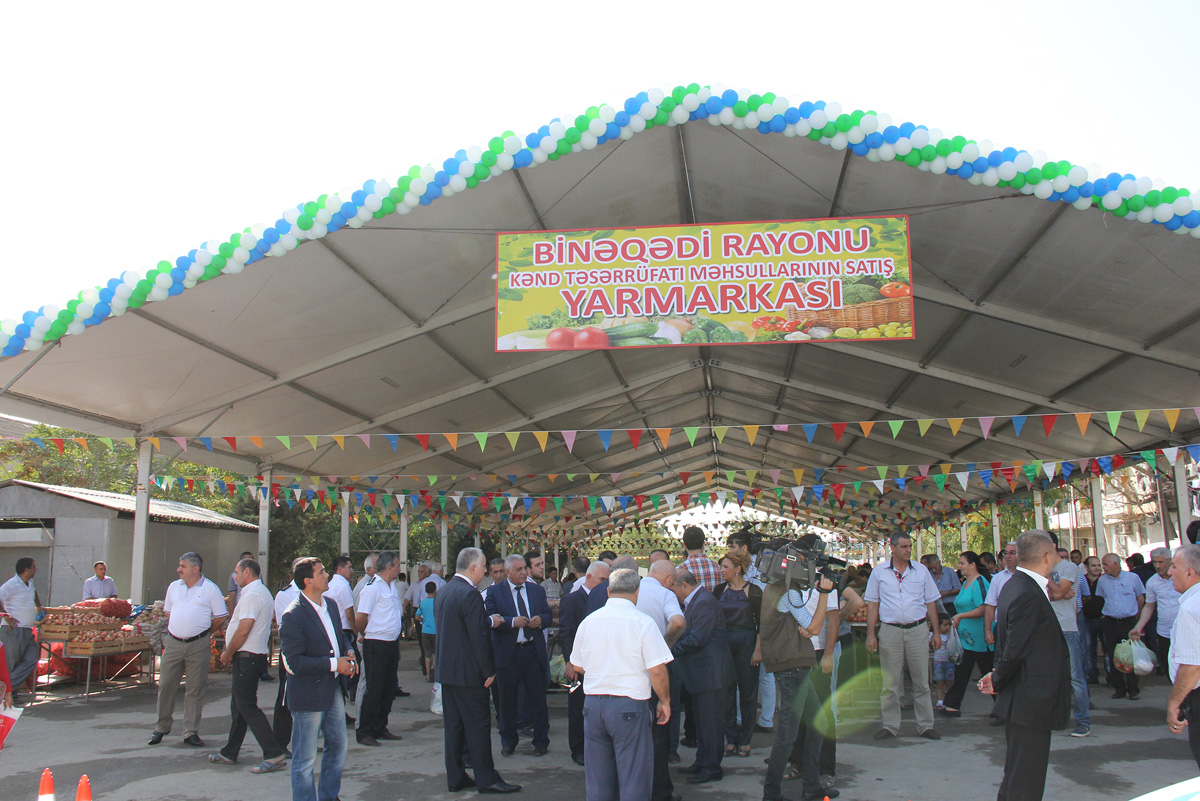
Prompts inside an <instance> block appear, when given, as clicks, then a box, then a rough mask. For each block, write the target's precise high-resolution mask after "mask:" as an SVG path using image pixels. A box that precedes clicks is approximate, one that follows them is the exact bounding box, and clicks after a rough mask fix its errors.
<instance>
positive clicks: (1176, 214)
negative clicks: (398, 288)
mask: <svg viewBox="0 0 1200 801" xmlns="http://www.w3.org/2000/svg"><path fill="white" fill-rule="evenodd" d="M699 120H707V121H708V122H709V124H711V125H714V126H720V125H725V126H729V127H731V128H733V129H734V130H746V129H753V130H756V131H758V132H759V133H763V134H783V135H784V136H787V137H793V138H794V137H805V138H807V139H810V140H812V141H814V142H820V143H821V144H824V145H827V146H829V147H831V148H833V149H834V150H837V151H842V150H849V151H851V152H852V153H853V154H854V155H856V156H862V157H864V158H866V159H867V160H868V161H872V162H879V161H899V162H903V163H904V164H907V165H908V166H909V167H912V168H915V169H919V170H921V171H923V172H931V173H933V174H935V175H945V176H949V177H957V178H959V179H962V180H965V181H967V182H968V183H970V184H972V185H976V186H978V185H983V186H989V187H991V186H999V187H1011V188H1013V189H1016V190H1018V191H1020V192H1021V193H1023V194H1026V195H1034V196H1035V197H1038V198H1041V199H1043V200H1048V201H1051V202H1060V203H1070V204H1071V205H1073V206H1074V207H1075V208H1077V209H1081V210H1082V209H1087V208H1091V207H1093V206H1094V207H1097V208H1099V209H1101V210H1103V211H1105V212H1108V213H1111V214H1112V215H1113V216H1116V217H1125V218H1127V219H1130V220H1137V221H1138V222H1143V223H1153V224H1156V225H1161V226H1162V227H1164V228H1165V229H1167V230H1168V231H1174V232H1176V233H1177V234H1190V235H1191V236H1192V237H1194V238H1197V239H1200V210H1198V209H1196V208H1194V207H1193V202H1192V199H1191V196H1190V195H1191V193H1190V192H1189V191H1188V190H1187V189H1179V188H1176V187H1173V186H1167V187H1164V188H1161V189H1160V188H1156V187H1155V185H1154V182H1153V181H1151V179H1149V178H1146V177H1136V176H1134V175H1132V174H1129V173H1126V174H1121V173H1115V172H1114V173H1109V174H1107V175H1091V174H1090V173H1089V171H1088V169H1087V168H1085V167H1082V166H1079V165H1077V164H1072V163H1070V162H1069V161H1048V160H1045V158H1044V157H1042V155H1041V154H1040V152H1039V153H1032V154H1031V153H1029V152H1028V151H1025V150H1017V149H1016V148H1012V147H1006V148H1003V149H1000V148H995V147H993V145H992V143H991V142H988V141H981V142H976V141H974V140H969V139H966V138H965V137H963V136H953V137H947V136H944V135H943V133H942V132H941V131H940V130H937V129H930V128H928V127H926V126H924V125H916V124H914V123H911V122H904V123H901V124H899V125H896V124H894V123H893V122H892V119H891V117H890V116H889V115H887V114H880V113H877V112H874V111H861V110H856V111H852V112H846V111H843V110H842V107H841V105H840V104H838V103H836V102H826V101H824V100H818V101H807V100H806V101H803V102H799V103H795V104H794V103H793V101H791V100H789V99H788V98H786V97H782V96H778V95H775V94H774V93H772V92H765V93H763V94H755V93H751V92H750V91H749V90H734V89H726V88H724V87H722V86H720V85H716V86H712V87H709V86H700V85H699V84H696V83H693V84H689V85H688V86H676V87H675V88H674V89H673V90H671V91H670V92H669V93H668V92H666V91H664V90H662V89H651V90H649V91H646V92H639V93H638V94H636V95H634V96H633V97H630V98H627V99H626V100H625V101H624V103H622V104H621V105H620V107H614V106H609V105H599V106H592V107H590V108H589V109H587V111H586V112H584V113H583V114H580V115H579V116H578V117H576V118H575V119H574V120H573V121H570V122H564V121H563V120H561V119H554V120H552V121H551V122H550V123H549V124H548V125H543V126H542V127H540V128H539V129H538V130H537V131H534V132H532V133H529V134H527V135H526V136H525V137H523V138H522V137H519V136H517V135H516V134H514V133H513V132H512V131H505V132H504V133H503V134H502V135H500V136H496V137H493V138H492V139H491V140H490V141H489V142H488V144H487V147H486V148H481V147H471V148H467V149H464V150H459V151H457V152H456V153H455V154H454V155H453V156H451V157H450V158H447V159H446V160H445V161H443V162H442V164H441V167H440V169H439V168H438V167H436V166H432V165H425V166H414V167H412V168H411V169H409V171H408V173H407V174H405V175H402V176H400V177H399V178H398V179H397V180H396V181H388V180H377V179H371V180H368V181H365V182H364V183H363V184H362V187H361V188H359V189H355V190H353V191H351V192H348V193H345V196H342V195H338V194H323V195H320V196H318V197H317V198H316V199H315V200H309V201H307V202H304V203H300V204H297V205H296V207H295V208H289V209H285V210H284V212H283V215H282V216H281V217H280V218H279V219H278V220H276V221H275V222H274V223H273V224H270V225H255V226H251V227H249V228H246V229H244V230H243V231H241V232H239V233H235V234H233V235H232V236H230V237H229V238H228V239H226V240H224V241H221V240H215V239H213V240H208V241H206V242H203V243H201V244H200V246H199V247H197V248H194V249H192V250H190V251H188V253H187V254H186V255H184V256H179V257H178V258H176V259H175V260H174V262H171V261H166V260H164V261H160V262H159V263H158V264H157V265H156V266H155V267H154V268H152V269H151V270H149V271H148V272H147V273H146V274H144V275H143V274H142V273H140V272H138V271H136V270H128V271H126V272H124V273H122V274H121V275H120V276H117V277H115V278H112V279H110V280H109V281H108V282H107V283H106V284H105V285H104V286H102V287H93V288H91V289H86V290H84V291H83V292H80V293H79V294H78V296H76V298H75V299H73V300H70V301H68V302H67V304H66V306H65V308H59V307H57V306H54V305H47V306H42V307H40V308H39V309H37V310H36V311H27V312H25V313H24V314H23V315H22V316H21V319H19V320H16V319H8V320H4V321H0V342H3V343H4V345H3V348H2V349H0V356H5V357H8V356H15V355H17V354H18V353H20V352H21V351H25V350H28V351H36V350H40V349H41V348H42V347H43V346H45V345H46V344H47V343H51V342H54V341H56V340H58V339H61V338H62V337H63V336H67V335H74V334H81V333H83V332H84V330H86V329H87V328H88V327H89V326H93V325H98V324H100V323H102V322H103V321H104V320H106V319H108V318H110V317H119V316H121V315H122V314H124V313H125V312H126V311H127V310H129V309H136V308H139V307H140V306H142V305H144V304H146V303H150V302H154V301H160V300H165V299H167V298H168V297H173V296H175V295H179V294H181V293H182V292H184V291H186V290H188V289H191V288H192V287H194V286H196V284H198V283H202V282H204V281H209V280H211V279H213V278H216V277H217V276H218V275H221V274H225V273H228V274H237V273H240V272H242V271H243V270H244V269H245V268H246V265H249V264H254V263H255V262H257V261H260V260H262V259H264V258H267V257H269V256H275V257H278V256H283V255H285V254H286V253H288V252H289V251H292V250H295V249H296V248H297V247H298V246H299V245H300V243H302V242H304V241H305V240H310V239H320V238H322V237H324V236H327V235H328V234H330V233H332V232H334V231H337V230H339V229H341V228H343V227H349V228H361V227H362V226H363V224H365V223H367V222H369V221H370V220H372V219H381V218H383V217H386V216H388V215H391V214H408V213H410V212H411V211H412V210H413V209H415V208H417V207H418V206H428V205H429V204H431V203H433V202H434V201H436V200H439V199H442V198H449V197H452V196H453V195H455V194H457V193H459V192H463V191H466V190H467V189H472V188H474V187H476V186H478V185H479V184H480V183H481V182H484V181H488V180H490V179H491V178H494V177H496V176H499V175H501V174H503V173H505V172H507V171H509V170H515V169H525V168H530V167H535V166H537V165H539V164H543V163H545V162H547V161H557V160H558V159H560V158H562V157H564V156H566V155H568V154H571V153H580V152H583V151H585V150H593V149H595V148H597V147H600V146H602V145H604V144H606V143H608V142H611V141H613V140H617V139H621V140H627V139H631V138H632V137H633V136H634V135H635V134H639V133H641V132H643V131H645V130H648V129H651V128H654V127H656V126H667V127H672V126H676V125H683V124H685V123H688V122H695V121H699Z"/></svg>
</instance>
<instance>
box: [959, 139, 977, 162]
mask: <svg viewBox="0 0 1200 801" xmlns="http://www.w3.org/2000/svg"><path fill="white" fill-rule="evenodd" d="M962 157H963V161H965V162H969V161H974V160H975V159H977V158H979V145H977V144H975V143H974V142H967V144H966V145H964V146H963V149H962Z"/></svg>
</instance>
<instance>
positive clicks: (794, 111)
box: [783, 106, 801, 125]
mask: <svg viewBox="0 0 1200 801" xmlns="http://www.w3.org/2000/svg"><path fill="white" fill-rule="evenodd" d="M800 117H801V115H800V109H798V108H796V107H795V106H792V107H791V108H789V109H788V110H787V111H785V112H783V120H784V122H786V123H787V124H788V125H795V124H796V123H798V122H800Z"/></svg>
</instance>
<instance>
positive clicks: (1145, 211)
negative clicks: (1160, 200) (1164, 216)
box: [1131, 206, 1154, 223]
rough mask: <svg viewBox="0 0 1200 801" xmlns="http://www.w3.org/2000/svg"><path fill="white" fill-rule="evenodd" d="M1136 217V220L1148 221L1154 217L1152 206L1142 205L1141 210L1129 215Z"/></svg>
mask: <svg viewBox="0 0 1200 801" xmlns="http://www.w3.org/2000/svg"><path fill="white" fill-rule="evenodd" d="M1131 216H1134V217H1136V218H1137V221H1138V222H1143V223H1148V222H1151V221H1152V220H1153V219H1154V207H1153V206H1142V208H1141V210H1140V211H1138V212H1137V213H1136V214H1134V215H1131Z"/></svg>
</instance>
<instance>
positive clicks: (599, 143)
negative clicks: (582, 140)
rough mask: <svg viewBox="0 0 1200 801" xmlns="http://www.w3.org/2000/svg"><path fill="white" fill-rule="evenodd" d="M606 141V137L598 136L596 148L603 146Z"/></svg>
mask: <svg viewBox="0 0 1200 801" xmlns="http://www.w3.org/2000/svg"><path fill="white" fill-rule="evenodd" d="M607 141H608V137H607V136H605V135H604V134H600V135H599V136H597V137H596V146H597V147H599V146H600V145H602V144H604V143H605V142H607Z"/></svg>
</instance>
